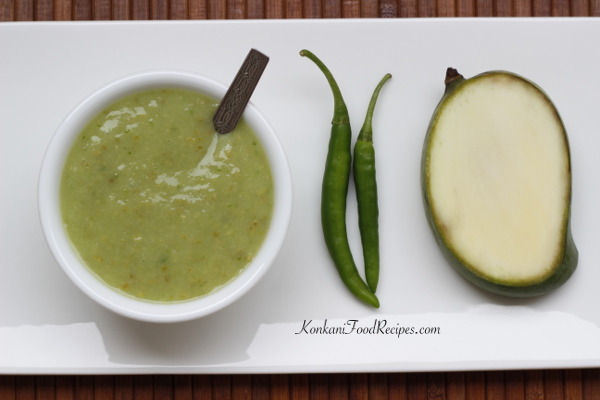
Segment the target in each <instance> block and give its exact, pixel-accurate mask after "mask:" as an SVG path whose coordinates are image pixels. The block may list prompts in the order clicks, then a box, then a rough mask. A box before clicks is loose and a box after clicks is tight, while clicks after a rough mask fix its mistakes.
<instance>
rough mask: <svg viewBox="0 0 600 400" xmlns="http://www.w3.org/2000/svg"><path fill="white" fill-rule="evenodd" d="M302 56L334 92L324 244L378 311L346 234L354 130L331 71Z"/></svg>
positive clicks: (354, 286)
mask: <svg viewBox="0 0 600 400" xmlns="http://www.w3.org/2000/svg"><path fill="white" fill-rule="evenodd" d="M300 55H301V56H303V57H307V58H309V59H310V60H312V61H313V62H314V63H315V64H316V65H317V67H319V69H320V70H321V71H322V72H323V74H324V75H325V77H326V78H327V82H328V83H329V86H330V87H331V90H332V92H333V100H334V114H333V119H332V121H331V135H330V138H329V149H328V152H327V160H326V163H325V173H324V174H323V187H322V192H321V225H322V228H323V236H324V238H325V244H326V245H327V249H328V251H329V254H330V256H331V258H332V259H333V262H334V264H335V266H336V268H337V271H338V273H339V275H340V277H341V279H342V281H343V282H344V284H345V285H346V287H347V288H348V289H349V290H350V292H352V294H354V295H355V296H356V297H357V298H359V299H360V300H362V301H363V302H365V303H367V304H369V305H371V306H373V307H376V308H378V307H379V300H378V299H377V297H376V296H375V295H374V294H373V292H372V291H371V289H369V287H368V286H367V284H366V283H365V282H364V281H363V280H362V278H361V276H360V274H359V273H358V269H357V268H356V264H355V262H354V258H353V256H352V251H351V250H350V245H349V243H348V235H347V231H346V197H347V195H348V183H349V180H350V171H351V168H352V154H351V146H350V143H351V140H352V130H351V128H350V118H349V115H348V109H347V108H346V103H345V102H344V99H343V97H342V93H341V91H340V89H339V87H338V85H337V83H336V81H335V79H334V78H333V75H332V74H331V72H330V71H329V69H328V68H327V67H326V66H325V64H323V63H322V62H321V60H319V58H317V56H315V55H314V54H313V53H311V52H310V51H308V50H302V51H300Z"/></svg>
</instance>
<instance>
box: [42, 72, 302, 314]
mask: <svg viewBox="0 0 600 400" xmlns="http://www.w3.org/2000/svg"><path fill="white" fill-rule="evenodd" d="M156 87H183V88H188V89H195V90H198V91H200V92H202V93H206V94H208V95H210V96H213V97H215V98H222V97H223V95H224V94H225V92H226V90H227V87H226V86H225V85H222V84H220V83H217V82H215V81H213V80H211V79H208V78H206V77H203V76H199V75H196V74H193V73H188V72H181V71H152V72H145V73H140V74H136V75H132V76H128V77H125V78H123V79H120V80H117V81H115V82H112V83H110V84H108V85H107V86H105V87H103V88H101V89H100V90H98V91H96V92H95V93H93V94H92V95H91V96H90V97H88V98H87V99H86V100H84V101H83V102H82V103H81V104H80V105H79V106H77V107H76V108H75V109H74V110H73V111H72V112H71V114H69V115H68V116H67V118H66V119H65V120H64V121H63V122H62V124H61V125H60V126H59V128H58V130H57V131H56V133H55V135H54V137H53V139H52V141H51V142H50V144H49V146H48V149H47V150H46V154H45V157H44V160H43V164H42V169H41V173H40V179H39V188H38V189H39V191H38V197H39V198H38V200H39V212H40V218H41V223H42V228H43V232H44V235H45V237H46V241H47V243H48V246H49V247H50V250H51V251H52V253H53V255H54V257H55V258H56V260H57V261H58V263H59V264H60V266H61V267H62V269H63V270H64V272H65V273H66V274H67V275H68V276H69V278H71V280H72V281H73V282H74V283H75V285H77V286H78V287H79V288H80V289H81V290H82V291H83V292H84V293H85V294H87V295H88V296H89V297H91V298H92V299H93V300H95V301H96V302H97V303H99V304H101V305H103V306H105V307H106V308H108V309H110V310H112V311H114V312H116V313H118V314H120V315H123V316H126V317H129V318H133V319H137V320H142V321H149V322H179V321H185V320H190V319H194V318H199V317H202V316H206V315H208V314H211V313H214V312H215V311H217V310H219V309H222V308H223V307H225V306H227V305H229V304H231V303H232V302H234V301H235V300H237V299H239V298H240V297H241V296H242V295H243V294H245V293H246V292H247V291H248V290H249V289H250V288H251V287H252V286H254V285H255V284H256V283H257V282H258V281H259V280H260V279H261V277H262V276H263V275H264V274H265V272H266V271H267V269H268V268H269V267H270V265H271V264H272V263H273V261H274V259H275V257H276V255H277V254H278V252H279V250H280V248H281V246H282V244H283V241H284V239H285V236H286V234H287V230H288V226H289V222H290V217H291V210H292V185H291V174H290V170H289V164H288V161H287V158H286V156H285V154H284V151H283V149H282V147H281V145H280V143H279V141H278V139H277V137H276V135H275V132H274V131H273V129H272V128H271V126H270V125H269V123H268V122H267V120H266V119H265V118H264V117H263V115H262V114H261V113H260V112H259V111H258V110H257V108H256V107H255V106H254V105H253V104H252V103H249V104H248V106H247V107H246V109H245V111H244V118H245V119H246V121H247V122H248V123H249V124H250V125H251V126H252V127H253V129H254V131H255V132H256V134H257V136H258V137H259V139H260V140H261V141H262V144H263V146H264V148H265V150H266V152H267V154H268V157H269V161H270V164H271V170H272V173H273V179H274V186H275V202H274V204H275V205H274V210H273V217H272V222H271V225H270V228H269V231H268V233H267V236H266V238H265V241H264V243H263V245H262V247H261V248H260V250H259V251H258V253H257V254H256V256H255V258H254V260H253V261H252V262H251V264H250V265H248V266H247V268H246V269H245V270H244V271H243V272H242V273H241V274H240V275H239V276H238V277H236V278H235V279H234V280H232V281H231V282H230V283H228V284H227V285H225V286H224V287H222V288H220V289H219V290H217V291H215V292H214V293H211V294H209V295H206V296H204V297H200V298H198V299H194V300H190V301H186V302H178V303H156V302H148V301H143V300H137V299H135V298H132V297H127V296H125V295H123V294H120V293H119V292H117V291H115V290H113V289H111V288H110V287H108V286H106V285H105V284H104V283H103V282H101V281H100V280H99V279H98V278H96V276H95V275H93V274H92V273H91V272H90V270H89V269H88V268H87V267H86V266H85V265H84V263H83V262H82V261H81V259H80V258H79V257H78V255H77V253H76V251H75V250H74V248H73V246H72V244H71V242H70V240H69V237H68V236H67V233H66V231H65V229H64V225H63V221H62V217H61V212H60V199H59V186H60V180H61V175H62V170H63V166H64V162H65V158H66V156H67V153H68V151H69V149H70V148H71V145H72V143H73V141H74V139H75V138H76V137H77V136H78V135H79V133H80V132H81V130H82V129H83V127H84V126H85V125H86V123H87V122H88V121H89V120H90V119H91V118H92V117H93V116H95V115H96V114H97V113H98V112H100V111H101V110H102V109H103V108H104V107H106V106H108V105H110V104H111V103H113V102H114V101H116V100H117V99H119V98H121V97H123V96H125V95H128V94H130V93H133V92H136V91H140V90H144V89H150V88H156Z"/></svg>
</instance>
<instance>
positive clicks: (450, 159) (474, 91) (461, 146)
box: [421, 68, 578, 297]
mask: <svg viewBox="0 0 600 400" xmlns="http://www.w3.org/2000/svg"><path fill="white" fill-rule="evenodd" d="M421 179H422V182H421V183H422V190H423V199H424V205H425V211H426V215H427V218H428V221H429V224H430V226H431V228H432V230H433V233H434V235H435V238H436V240H437V242H438V244H439V246H440V248H441V249H442V251H443V253H444V255H445V256H446V257H447V258H448V260H449V261H450V264H451V265H452V266H453V267H454V268H456V270H457V271H458V272H460V273H461V274H462V275H463V276H464V277H465V278H467V279H468V280H470V281H471V282H472V283H474V284H476V285H477V286H479V287H481V288H483V289H485V290H488V291H490V292H494V293H497V294H502V295H507V296H513V297H528V296H537V295H541V294H544V293H547V292H549V291H551V290H553V289H555V288H557V287H558V286H560V285H562V284H563V283H564V282H565V281H566V280H567V279H569V277H570V276H571V275H572V274H573V272H574V271H575V269H576V267H577V260H578V252H577V248H576V246H575V243H574V241H573V238H572V235H571V229H570V214H571V213H570V206H571V160H570V151H569V143H568V140H567V134H566V131H565V128H564V126H563V123H562V121H561V118H560V116H559V114H558V111H557V110H556V108H555V107H554V105H553V104H552V102H551V101H550V99H549V98H548V96H547V95H546V94H545V93H544V91H542V90H541V89H540V88H539V87H538V86H537V85H535V84H534V83H532V82H531V81H529V80H527V79H525V78H523V77H520V76H518V75H515V74H513V73H510V72H506V71H490V72H486V73H483V74H480V75H477V76H475V77H473V78H470V79H465V78H463V77H462V75H460V74H459V73H458V72H457V71H456V70H454V69H452V68H449V69H448V71H447V76H446V90H445V93H444V95H443V97H442V99H441V101H440V103H439V104H438V106H437V108H436V110H435V112H434V114H433V117H432V119H431V122H430V125H429V129H428V131H427V135H426V138H425V143H424V148H423V155H422V164H421Z"/></svg>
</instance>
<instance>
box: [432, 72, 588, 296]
mask: <svg viewBox="0 0 600 400" xmlns="http://www.w3.org/2000/svg"><path fill="white" fill-rule="evenodd" d="M488 74H508V75H511V76H514V77H515V78H516V79H521V80H525V81H526V82H528V83H529V84H531V85H532V86H533V87H535V88H537V89H538V90H539V91H540V92H541V93H543V94H544V96H545V97H546V99H547V100H548V102H550V103H551V101H550V99H549V97H548V96H547V95H546V94H545V92H544V91H543V90H542V89H541V88H540V87H538V86H537V85H536V84H535V83H533V82H531V81H529V80H527V79H525V78H523V77H521V76H519V75H516V74H514V73H511V72H507V71H488V72H484V73H482V74H479V75H476V76H474V77H473V78H470V79H475V78H478V77H481V76H484V75H488ZM468 81H469V80H467V79H465V78H463V77H462V75H460V74H458V72H457V71H456V70H454V69H452V68H448V70H447V73H446V81H445V84H446V88H445V91H444V95H443V96H442V98H441V100H440V102H439V103H438V105H437V107H436V109H435V111H434V113H433V116H432V118H431V121H430V123H429V127H428V129H427V134H426V136H425V141H424V145H423V151H422V155H421V191H422V197H423V205H424V209H425V215H426V217H427V221H428V224H429V226H430V228H431V230H432V232H433V235H434V237H435V240H436V242H437V244H438V246H439V248H440V250H441V251H442V254H443V255H444V257H445V258H446V259H447V260H448V262H449V264H450V265H451V266H452V267H453V268H454V269H455V270H456V271H457V272H458V273H459V274H460V275H462V276H463V277H464V278H465V279H466V280H468V281H469V282H471V283H472V284H474V285H475V286H477V287H479V288H481V289H483V290H485V291H487V292H490V293H494V294H497V295H501V296H507V297H515V298H527V297H536V296H541V295H544V294H547V293H549V292H551V291H553V290H555V289H557V288H558V287H560V286H561V285H563V284H564V283H565V282H566V281H567V280H568V279H569V278H570V277H571V276H572V275H573V273H574V272H575V270H576V269H577V264H578V259H579V252H578V250H577V247H576V245H575V241H574V240H573V235H572V233H571V222H570V221H571V209H570V206H571V193H572V190H571V182H570V181H571V164H570V151H569V145H568V140H567V136H566V131H565V129H564V125H563V129H562V130H563V132H564V137H565V150H566V152H567V157H568V158H569V193H568V203H567V209H566V210H565V215H564V218H565V219H566V221H567V223H566V224H565V231H564V234H563V238H564V239H563V241H562V251H561V253H560V256H559V259H557V260H556V266H555V268H554V269H553V271H552V273H551V274H550V275H547V276H546V277H545V278H544V279H543V280H541V281H539V282H534V283H531V284H527V285H515V286H511V285H507V284H505V283H500V282H495V281H494V280H492V279H490V278H487V277H484V276H482V275H481V274H480V273H478V272H477V271H476V270H474V269H473V268H471V267H469V265H468V263H466V262H464V261H463V260H461V258H460V257H459V256H458V255H457V254H456V253H455V252H454V251H453V249H452V248H451V246H450V245H449V244H448V243H447V242H446V240H445V239H444V236H443V235H442V233H441V231H440V229H439V226H438V225H437V223H436V221H435V218H434V216H433V213H432V207H431V201H430V198H429V193H428V190H427V184H428V182H427V179H428V177H427V159H428V150H429V146H430V140H431V136H432V130H433V129H432V128H433V127H434V125H435V123H436V121H437V119H438V118H439V115H440V111H441V110H442V109H443V107H444V105H445V102H446V101H448V98H449V97H450V95H451V94H452V93H453V92H454V91H455V90H460V87H461V86H462V85H463V84H465V83H468ZM559 120H560V117H559Z"/></svg>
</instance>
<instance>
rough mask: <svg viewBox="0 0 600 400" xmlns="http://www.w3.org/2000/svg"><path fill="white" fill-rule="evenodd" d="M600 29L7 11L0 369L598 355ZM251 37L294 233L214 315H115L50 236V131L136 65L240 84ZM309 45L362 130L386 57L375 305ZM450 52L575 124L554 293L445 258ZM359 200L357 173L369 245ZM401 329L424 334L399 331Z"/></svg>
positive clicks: (289, 365) (454, 366)
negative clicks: (481, 285)
mask: <svg viewBox="0 0 600 400" xmlns="http://www.w3.org/2000/svg"><path fill="white" fill-rule="evenodd" d="M598 38H600V20H598V19H587V18H584V19H575V18H573V19H435V20H430V19H421V20H401V19H395V20H333V21H332V20H313V21H308V20H305V21H302V20H287V21H204V22H202V21H198V22H106V23H89V22H86V23H4V24H0V56H1V57H2V62H1V63H0V110H1V112H2V117H1V118H0V140H1V141H2V142H1V144H0V149H1V150H0V151H1V153H2V155H1V157H0V162H1V165H2V168H1V169H0V173H1V174H2V180H1V182H2V186H3V188H4V190H3V194H2V196H1V197H0V201H1V207H0V210H1V211H0V212H1V215H2V217H1V220H2V226H1V228H0V229H1V232H2V237H1V239H2V240H1V241H0V246H1V249H0V304H1V307H0V373H117V374H118V373H262V372H273V373H280V372H358V371H361V372H375V371H398V372H402V371H444V370H446V371H448V370H482V369H521V368H569V367H600V345H599V343H600V329H599V324H600V307H598V300H599V299H600V297H599V291H598V282H600V268H598V266H599V265H600V246H599V245H598V243H599V242H600V229H598V227H599V226H600V207H599V206H598V204H600V157H598V153H599V151H600V135H598V132H597V131H598V120H597V118H598V114H599V112H600V77H599V75H598V71H600V55H599V53H598V49H597V44H598ZM250 48H256V49H258V50H260V51H262V52H263V53H265V54H267V55H268V56H269V57H270V58H271V61H270V63H269V65H268V66H267V69H266V71H265V73H264V75H263V77H262V79H261V82H260V83H259V85H258V87H257V90H256V92H255V94H254V96H253V98H252V101H253V103H255V104H256V105H257V106H258V107H259V108H260V109H261V110H262V111H263V112H264V113H265V115H266V116H267V118H268V119H269V121H270V122H271V124H272V125H273V127H274V128H275V130H276V131H277V133H278V135H279V137H280V140H281V142H282V144H283V146H284V148H285V150H286V151H287V153H288V155H289V159H290V165H291V169H292V174H293V179H294V190H295V195H294V201H295V203H294V212H293V217H292V223H291V226H290V231H289V235H288V237H287V241H286V243H285V245H284V248H283V251H282V252H281V254H280V256H279V257H278V259H277V262H276V263H275V265H273V267H272V268H271V270H270V271H269V272H268V274H267V275H266V277H265V278H264V280H263V281H262V282H261V283H260V284H259V285H258V286H257V287H255V288H254V289H253V290H252V291H251V292H250V293H248V294H247V295H246V296H245V297H244V298H243V300H242V301H239V302H238V303H236V304H234V305H231V306H229V307H228V308H227V309H225V310H224V311H222V312H219V313H218V314H216V315H212V316H209V317H206V318H204V319H201V320H197V321H193V322H188V323H181V324H175V325H152V324H147V323H141V322H135V321H130V320H127V319H124V318H122V317H120V316H117V315H114V314H112V313H111V312H109V311H107V310H105V309H103V308H102V307H100V306H98V305H96V304H95V303H93V302H92V301H90V300H89V299H88V298H87V297H85V296H84V295H83V294H82V293H80V292H79V291H78V289H76V288H75V286H74V285H73V284H72V283H71V282H70V281H69V280H68V279H67V277H66V276H65V275H64V274H63V272H62V271H61V270H60V268H59V267H58V265H57V264H56V262H55V261H54V259H53V258H52V256H51V254H50V252H49V250H48V249H47V247H46V244H45V242H44V238H43V235H42V231H41V228H40V224H39V219H38V213H37V202H36V185H37V178H38V173H39V168H40V164H41V161H42V157H43V153H44V150H45V148H46V146H47V145H48V142H49V140H50V138H51V136H52V135H53V132H54V130H55V129H56V128H57V126H58V125H59V124H60V122H61V120H62V119H63V118H64V117H65V116H66V115H67V114H68V113H69V112H70V111H71V110H72V109H73V108H74V107H75V106H76V104H77V103H78V102H79V101H80V100H82V99H83V98H84V97H86V96H87V95H89V94H90V93H91V92H92V91H93V90H95V89H97V88H98V87H100V86H102V85H104V84H105V83H107V82H109V81H112V80H114V79H117V78H120V77H123V76H125V75H128V74H132V73H136V72H140V71H144V70H152V69H165V68H166V69H181V70H188V71H194V72H199V73H203V74H206V75H208V76H210V77H212V78H214V79H217V80H219V81H221V82H224V83H229V82H230V81H231V80H232V79H233V77H234V75H235V73H236V72H237V69H238V67H239V65H240V64H241V62H242V61H243V58H244V57H245V55H246V53H247V52H248V50H249V49H250ZM302 48H307V49H310V50H312V51H313V52H315V53H316V54H317V55H318V56H320V57H321V58H322V59H323V61H324V62H325V63H326V64H328V66H329V67H330V69H331V70H332V72H333V73H334V75H335V76H336V78H337V80H338V83H339V84H340V86H341V88H342V91H343V93H344V96H345V98H346V101H347V104H348V108H349V110H350V114H351V118H352V122H353V126H354V128H355V131H358V129H359V128H360V125H361V123H362V120H363V117H364V113H365V111H366V106H367V102H368V99H369V98H370V95H371V93H372V90H373V88H374V87H375V85H376V83H377V82H378V81H379V79H380V78H381V77H382V76H383V75H384V74H385V73H387V72H390V73H392V75H393V78H392V80H391V81H390V82H388V84H387V85H386V87H385V88H384V90H383V91H382V93H381V96H380V98H379V103H378V105H377V110H376V115H375V121H374V128H375V144H376V147H377V157H378V158H377V162H378V164H377V167H378V179H379V188H380V198H381V199H380V215H381V221H380V222H381V252H382V272H381V283H380V287H379V289H378V294H379V297H380V300H381V303H382V306H381V308H380V309H379V310H373V309H370V308H368V307H366V306H364V305H362V304H361V303H359V302H357V301H356V300H355V299H354V298H353V297H352V296H351V295H350V294H349V293H348V292H347V290H346V289H345V288H344V287H343V286H342V284H341V282H340V280H339V279H338V277H337V274H336V271H335V269H334V267H333V266H332V265H331V262H330V260H329V257H328V255H327V253H326V249H325V247H324V244H323V240H322V236H321V228H320V216H319V202H320V182H321V176H322V172H323V166H324V157H325V153H326V149H327V141H328V136H329V126H330V125H329V124H330V120H331V116H332V110H333V104H332V98H331V94H330V91H329V87H328V86H327V83H326V81H325V79H324V77H323V75H322V74H321V73H320V72H319V71H318V69H317V68H316V67H315V65H314V64H312V63H311V62H310V61H309V60H307V59H305V58H302V57H300V56H299V55H298V51H299V50H300V49H302ZM449 66H452V67H455V68H457V69H458V70H459V71H460V72H461V73H462V74H463V75H464V76H466V77H470V76H472V75H475V74H477V73H480V72H483V71H486V70H491V69H505V70H510V71H513V72H516V73H518V74H520V75H523V76H525V77H527V78H529V79H531V80H533V81H534V82H536V83H538V84H539V85H540V86H541V87H542V88H544V89H545V91H546V92H547V93H548V94H549V95H550V97H551V98H552V99H553V100H554V102H555V105H556V106H557V108H558V109H559V111H560V113H561V116H562V118H563V120H564V122H565V124H566V126H567V129H568V132H569V135H570V136H569V138H570V144H571V149H572V162H573V171H574V173H573V185H574V193H573V203H572V205H573V209H572V213H573V219H572V228H573V235H574V238H575V241H576V243H577V246H578V248H579V251H580V263H579V268H578V270H577V272H576V273H575V275H574V276H573V277H572V278H571V280H570V281H569V282H567V284H566V285H564V286H563V287H562V288H560V289H559V290H557V291H555V292H553V293H551V294H549V295H547V296H544V297H542V298H536V299H529V300H511V299H505V298H501V297H497V296H493V295H489V294H486V293H483V292H482V291H480V290H478V289H476V288H475V287H473V286H472V285H470V284H469V283H467V282H466V281H465V280H463V278H461V277H460V276H458V275H457V274H456V273H455V272H454V271H453V270H452V269H451V268H450V267H449V266H448V264H447V263H446V262H445V260H444V259H443V258H442V256H441V253H440V252H439V250H438V248H437V247H436V244H435V242H434V240H433V237H432V235H431V232H430V231H429V228H428V226H427V222H426V219H425V215H424V212H423V207H422V203H421V193H420V182H419V173H420V166H419V163H420V157H421V149H422V143H423V138H424V135H425V131H426V129H427V125H428V122H429V118H430V116H431V114H432V112H433V109H434V107H435V106H436V104H437V102H438V100H439V98H440V96H441V95H442V92H443V80H444V74H445V70H446V68H447V67H449ZM355 214H356V213H355V203H354V200H353V192H352V190H351V193H350V196H349V216H348V221H349V227H350V228H349V229H350V234H351V240H352V245H353V246H354V248H355V249H356V252H357V254H358V252H359V246H358V238H357V233H356V229H355V227H356V217H355ZM359 264H360V263H359ZM382 325H386V327H388V328H392V329H390V330H388V331H387V332H386V331H385V330H380V329H376V328H378V327H381V326H382ZM324 327H327V329H324ZM405 327H406V328H409V329H408V330H409V332H410V331H411V330H412V332H413V334H407V333H403V334H398V332H400V331H402V329H400V328H405ZM352 328H354V329H352ZM428 331H429V332H430V334H426V333H427V332H428ZM432 331H433V332H434V333H431V332H432Z"/></svg>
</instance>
